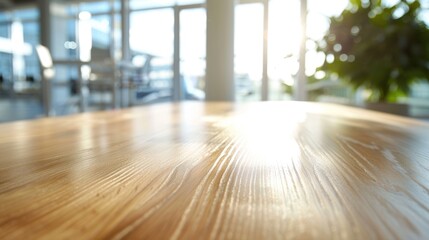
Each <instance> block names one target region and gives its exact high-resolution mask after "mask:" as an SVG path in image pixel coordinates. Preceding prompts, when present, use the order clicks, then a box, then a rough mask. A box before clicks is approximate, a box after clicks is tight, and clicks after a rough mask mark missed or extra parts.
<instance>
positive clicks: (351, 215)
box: [0, 102, 429, 239]
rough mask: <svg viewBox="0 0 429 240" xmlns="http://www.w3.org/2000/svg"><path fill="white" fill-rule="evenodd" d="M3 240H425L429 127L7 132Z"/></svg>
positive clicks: (309, 111)
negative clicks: (135, 239) (68, 239)
mask: <svg viewBox="0 0 429 240" xmlns="http://www.w3.org/2000/svg"><path fill="white" fill-rule="evenodd" d="M0 132H1V135H0V238H1V239H28V238H32V239H33V238H34V239H37V238H43V239H66V238H70V239H96V238H113V239H122V238H130V239H134V238H139V239H165V238H172V239H289V238H299V239H309V238H313V239H376V238H377V239H378V238H383V239H397V238H401V239H418V238H420V239H423V238H429V227H428V223H429V174H428V173H429V150H428V146H429V124H426V123H423V122H419V121H414V120H411V119H406V118H401V117H397V116H391V115H387V114H382V113H375V112H370V111H365V110H358V109H353V108H348V107H342V106H335V105H326V104H311V103H294V102H289V103H254V104H246V105H243V106H239V105H234V104H229V103H207V104H204V103H182V104H162V105H154V106H147V107H143V108H134V109H129V110H123V111H113V112H100V113H89V114H81V115H75V116H70V117H63V118H56V119H40V120H36V121H30V122H16V123H9V124H3V125H0Z"/></svg>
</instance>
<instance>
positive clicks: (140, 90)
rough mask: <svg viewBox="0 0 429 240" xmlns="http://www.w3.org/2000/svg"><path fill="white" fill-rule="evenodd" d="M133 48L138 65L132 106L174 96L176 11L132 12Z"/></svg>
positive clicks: (131, 93) (152, 10) (132, 91)
mask: <svg viewBox="0 0 429 240" xmlns="http://www.w3.org/2000/svg"><path fill="white" fill-rule="evenodd" d="M130 50H131V57H132V61H133V63H134V65H136V66H139V69H138V70H137V71H136V74H135V75H134V76H133V79H132V81H133V83H134V84H133V85H134V86H135V87H134V89H131V91H130V103H131V105H135V104H142V103H151V102H160V101H169V100H171V99H172V87H173V56H174V10H173V9H172V8H162V9H151V10H142V11H133V12H132V13H131V15H130Z"/></svg>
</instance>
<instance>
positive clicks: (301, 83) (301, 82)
mask: <svg viewBox="0 0 429 240" xmlns="http://www.w3.org/2000/svg"><path fill="white" fill-rule="evenodd" d="M301 29H302V32H301V46H300V50H299V71H298V78H297V80H296V81H295V88H294V97H295V100H298V101H305V100H307V76H306V75H305V53H306V52H307V49H306V42H307V0H301Z"/></svg>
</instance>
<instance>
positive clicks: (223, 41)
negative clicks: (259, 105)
mask: <svg viewBox="0 0 429 240" xmlns="http://www.w3.org/2000/svg"><path fill="white" fill-rule="evenodd" d="M234 9H235V1H234V0H207V59H206V60H207V63H206V64H207V67H206V89H205V91H206V101H234V100H235V87H234Z"/></svg>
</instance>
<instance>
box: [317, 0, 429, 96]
mask: <svg viewBox="0 0 429 240" xmlns="http://www.w3.org/2000/svg"><path fill="white" fill-rule="evenodd" d="M420 10H421V7H420V3H419V1H411V0H408V1H406V0H401V1H399V2H398V3H397V4H395V5H393V6H386V5H383V3H382V2H381V1H380V0H367V1H364V0H351V1H350V5H349V7H348V8H347V9H345V10H344V11H343V12H342V14H341V15H340V16H338V17H332V18H330V27H329V30H328V31H327V33H326V35H325V37H324V38H323V39H322V40H321V41H319V42H318V43H317V46H318V50H319V51H323V52H324V53H325V54H326V58H325V61H324V64H323V65H322V66H321V67H320V68H319V71H324V72H325V73H326V76H327V77H329V76H332V75H337V76H338V78H340V79H341V80H343V81H346V82H347V83H349V84H350V85H351V86H353V87H354V89H362V88H364V89H366V90H367V91H368V92H369V93H370V94H369V96H368V99H367V100H368V101H369V102H378V103H380V102H382V103H385V102H396V101H397V100H398V97H401V96H406V95H407V94H408V93H409V91H410V87H411V84H413V83H414V82H417V81H422V80H426V81H428V79H429V30H428V27H427V26H426V24H425V23H424V22H423V21H421V20H420V19H419V17H418V16H419V12H420Z"/></svg>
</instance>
